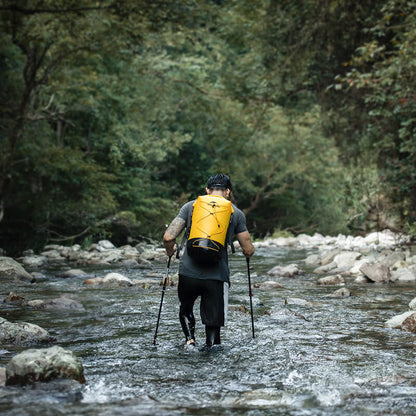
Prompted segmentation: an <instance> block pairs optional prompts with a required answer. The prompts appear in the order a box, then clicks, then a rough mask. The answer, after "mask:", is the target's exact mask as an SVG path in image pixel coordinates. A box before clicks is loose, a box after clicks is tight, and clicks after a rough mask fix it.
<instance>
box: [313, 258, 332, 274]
mask: <svg viewBox="0 0 416 416" xmlns="http://www.w3.org/2000/svg"><path fill="white" fill-rule="evenodd" d="M336 268H337V264H336V263H335V262H334V261H332V262H331V263H327V264H324V265H323V266H320V267H317V268H316V269H315V270H314V271H313V273H314V274H324V273H328V272H330V271H332V270H335V269H336Z"/></svg>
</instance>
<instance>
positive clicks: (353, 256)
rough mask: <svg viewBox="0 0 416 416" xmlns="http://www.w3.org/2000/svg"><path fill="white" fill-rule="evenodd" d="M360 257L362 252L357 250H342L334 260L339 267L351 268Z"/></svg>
mask: <svg viewBox="0 0 416 416" xmlns="http://www.w3.org/2000/svg"><path fill="white" fill-rule="evenodd" d="M360 257H361V253H358V252H356V251H342V252H341V253H339V254H337V255H336V256H335V257H334V262H335V264H336V265H337V268H339V269H349V268H351V267H352V266H353V265H354V263H355V261H356V260H357V259H359V258H360Z"/></svg>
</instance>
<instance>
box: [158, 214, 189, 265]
mask: <svg viewBox="0 0 416 416" xmlns="http://www.w3.org/2000/svg"><path fill="white" fill-rule="evenodd" d="M185 224H186V221H185V220H184V219H183V218H180V217H176V218H175V219H174V220H173V221H172V222H171V223H170V225H169V227H168V228H167V229H166V231H165V234H164V236H163V245H164V246H165V250H166V254H167V255H168V256H169V257H170V256H173V254H174V253H175V251H176V241H175V240H176V237H177V236H178V235H179V234H180V233H181V232H182V230H183V229H184V228H185Z"/></svg>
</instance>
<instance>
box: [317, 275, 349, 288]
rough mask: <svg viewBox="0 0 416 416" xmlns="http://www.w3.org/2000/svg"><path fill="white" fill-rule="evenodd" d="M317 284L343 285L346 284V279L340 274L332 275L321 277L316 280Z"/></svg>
mask: <svg viewBox="0 0 416 416" xmlns="http://www.w3.org/2000/svg"><path fill="white" fill-rule="evenodd" d="M316 284H317V285H322V286H328V285H342V284H345V279H344V278H343V277H342V276H341V275H340V274H335V275H332V276H325V277H321V278H319V279H318V280H317V281H316Z"/></svg>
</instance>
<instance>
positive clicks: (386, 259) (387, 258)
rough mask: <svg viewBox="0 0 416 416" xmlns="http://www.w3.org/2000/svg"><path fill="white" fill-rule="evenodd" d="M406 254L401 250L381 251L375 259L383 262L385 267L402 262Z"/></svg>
mask: <svg viewBox="0 0 416 416" xmlns="http://www.w3.org/2000/svg"><path fill="white" fill-rule="evenodd" d="M405 258H406V254H405V253H404V252H403V251H390V250H389V251H383V252H382V253H380V255H379V256H378V258H377V261H379V262H380V263H383V264H385V265H386V266H387V267H393V265H394V264H396V263H400V262H404V260H405Z"/></svg>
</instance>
